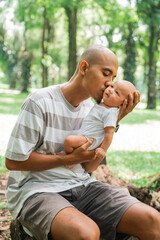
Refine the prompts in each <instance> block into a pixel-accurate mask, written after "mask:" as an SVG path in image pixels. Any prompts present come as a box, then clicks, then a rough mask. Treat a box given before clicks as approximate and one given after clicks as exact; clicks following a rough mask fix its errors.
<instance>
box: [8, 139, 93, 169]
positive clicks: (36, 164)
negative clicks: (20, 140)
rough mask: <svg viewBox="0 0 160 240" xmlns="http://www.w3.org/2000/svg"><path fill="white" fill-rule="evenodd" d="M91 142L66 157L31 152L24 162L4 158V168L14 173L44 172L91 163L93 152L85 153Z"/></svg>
mask: <svg viewBox="0 0 160 240" xmlns="http://www.w3.org/2000/svg"><path fill="white" fill-rule="evenodd" d="M92 143H93V141H92V140H89V141H88V142H87V143H85V144H83V145H82V146H81V147H79V148H77V149H75V150H74V151H73V152H72V153H71V154H67V155H46V154H42V153H38V152H34V151H33V152H32V153H31V154H30V156H29V158H28V159H27V160H25V161H15V160H11V159H8V158H6V167H7V168H8V169H9V170H16V171H44V170H48V169H52V168H56V167H62V166H64V165H66V164H67V165H71V164H78V163H82V162H85V161H93V159H94V156H95V151H94V150H93V151H87V150H86V149H87V148H88V147H89V146H90V145H92Z"/></svg>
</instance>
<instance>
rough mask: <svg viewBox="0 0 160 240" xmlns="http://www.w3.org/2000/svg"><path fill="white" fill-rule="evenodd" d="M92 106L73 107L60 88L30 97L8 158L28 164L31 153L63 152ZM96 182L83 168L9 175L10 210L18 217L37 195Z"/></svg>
mask: <svg viewBox="0 0 160 240" xmlns="http://www.w3.org/2000/svg"><path fill="white" fill-rule="evenodd" d="M92 106H93V103H92V101H91V100H90V99H87V100H85V101H83V102H82V103H80V104H79V106H78V107H73V106H72V105H71V104H70V103H69V102H68V101H67V100H66V99H65V97H64V96H63V94H62V91H61V88H60V85H56V86H50V87H47V88H43V89H40V90H38V91H37V92H34V93H32V94H30V95H29V96H28V97H27V99H26V100H25V102H24V104H23V105H22V108H21V112H20V114H19V116H18V119H17V122H16V124H15V127H14V129H13V131H12V133H11V136H10V139H9V142H8V146H7V150H6V154H5V156H6V157H7V158H9V159H11V160H16V161H25V160H27V159H28V157H29V156H30V154H31V152H32V151H37V152H40V153H43V154H53V155H54V154H56V153H58V152H61V151H64V147H63V146H64V139H65V138H66V137H67V136H69V135H76V134H77V132H78V130H79V128H80V126H81V123H82V120H83V118H84V117H85V116H86V115H87V114H88V112H89V111H90V109H91V108H92ZM93 181H96V180H95V178H93V177H90V175H89V174H88V173H87V172H86V171H85V170H84V168H83V167H82V165H81V164H78V165H77V166H75V167H73V168H70V169H68V168H65V167H57V168H53V169H50V170H45V171H10V172H9V177H8V183H7V188H6V197H7V201H8V208H9V210H10V212H11V213H12V215H13V217H16V216H17V215H18V213H19V211H20V210H21V208H22V206H23V203H24V202H25V200H26V199H27V198H28V197H30V196H32V195H33V194H35V193H37V192H61V191H65V190H67V189H71V188H73V187H77V186H80V185H83V184H84V185H87V184H88V183H90V182H93Z"/></svg>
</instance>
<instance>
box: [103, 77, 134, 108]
mask: <svg viewBox="0 0 160 240" xmlns="http://www.w3.org/2000/svg"><path fill="white" fill-rule="evenodd" d="M135 90H136V89H135V87H134V86H133V85H132V84H131V83H130V82H127V81H124V80H121V81H117V82H115V83H113V85H112V86H108V87H107V88H106V89H105V91H104V94H103V102H104V103H105V104H106V105H107V106H109V107H119V106H120V105H122V103H123V101H124V100H125V99H127V98H128V95H129V94H130V93H133V92H134V91H135Z"/></svg>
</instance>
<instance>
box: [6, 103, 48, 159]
mask: <svg viewBox="0 0 160 240" xmlns="http://www.w3.org/2000/svg"><path fill="white" fill-rule="evenodd" d="M44 118H45V115H44V113H43V111H42V110H41V108H40V107H39V106H38V105H37V104H36V103H35V102H34V101H33V100H31V99H28V100H26V101H25V103H24V104H23V105H22V108H21V112H20V114H19V116H18V119H17V122H16V124H15V126H14V128H13V130H12V133H11V136H10V139H9V142H8V146H7V150H6V153H5V157H7V158H9V159H11V160H16V161H24V160H27V159H28V157H29V155H30V154H31V152H32V151H34V150H36V148H38V147H39V146H40V145H41V144H42V142H43V133H44V130H45V120H44Z"/></svg>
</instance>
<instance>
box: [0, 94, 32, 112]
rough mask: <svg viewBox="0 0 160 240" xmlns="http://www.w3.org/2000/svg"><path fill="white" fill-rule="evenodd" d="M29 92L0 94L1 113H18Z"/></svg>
mask: <svg viewBox="0 0 160 240" xmlns="http://www.w3.org/2000/svg"><path fill="white" fill-rule="evenodd" d="M27 95H28V94H27V93H20V94H14V93H1V94H0V113H1V114H13V115H17V114H18V113H19V111H20V107H21V105H22V103H23V101H24V99H25V98H26V97H27Z"/></svg>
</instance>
